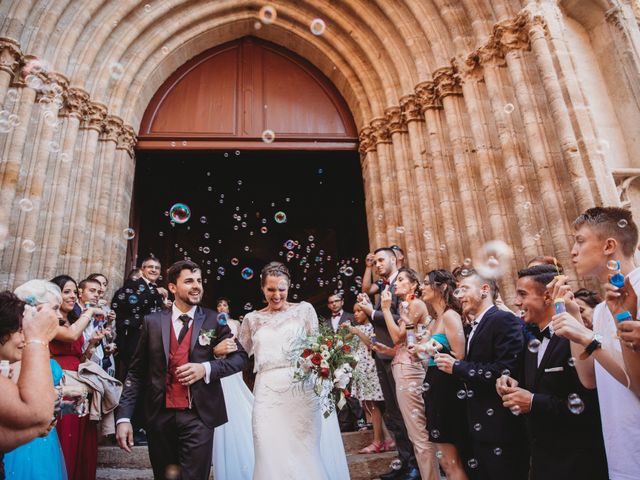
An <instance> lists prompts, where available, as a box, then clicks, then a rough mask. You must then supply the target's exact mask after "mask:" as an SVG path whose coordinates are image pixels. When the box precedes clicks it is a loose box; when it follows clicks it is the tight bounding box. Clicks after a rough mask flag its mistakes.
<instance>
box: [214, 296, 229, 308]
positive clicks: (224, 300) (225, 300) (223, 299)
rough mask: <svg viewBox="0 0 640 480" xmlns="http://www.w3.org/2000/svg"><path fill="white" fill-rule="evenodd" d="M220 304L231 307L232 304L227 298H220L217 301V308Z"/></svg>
mask: <svg viewBox="0 0 640 480" xmlns="http://www.w3.org/2000/svg"><path fill="white" fill-rule="evenodd" d="M220 302H227V305H229V306H231V302H230V301H229V299H228V298H227V297H218V299H217V300H216V307H217V306H218V305H220Z"/></svg>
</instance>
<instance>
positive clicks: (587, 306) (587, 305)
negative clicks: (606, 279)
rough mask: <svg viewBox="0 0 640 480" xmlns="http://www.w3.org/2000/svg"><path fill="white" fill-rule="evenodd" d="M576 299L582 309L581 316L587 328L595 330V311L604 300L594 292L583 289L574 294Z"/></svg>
mask: <svg viewBox="0 0 640 480" xmlns="http://www.w3.org/2000/svg"><path fill="white" fill-rule="evenodd" d="M573 296H574V299H575V301H576V303H577V304H578V306H579V307H580V316H581V317H582V322H583V323H584V325H585V327H587V328H588V329H590V330H592V329H593V309H594V308H596V307H597V306H598V304H599V303H600V302H602V299H601V298H600V295H598V294H597V293H596V292H594V291H593V290H588V289H586V288H581V289H580V290H577V291H575V292H573Z"/></svg>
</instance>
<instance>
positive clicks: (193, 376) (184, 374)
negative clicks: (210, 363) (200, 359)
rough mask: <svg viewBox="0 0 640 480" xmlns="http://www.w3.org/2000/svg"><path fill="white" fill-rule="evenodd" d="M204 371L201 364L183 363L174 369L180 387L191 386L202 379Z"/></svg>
mask: <svg viewBox="0 0 640 480" xmlns="http://www.w3.org/2000/svg"><path fill="white" fill-rule="evenodd" d="M205 373H206V370H205V368H204V366H203V365H202V364H201V363H185V364H184V365H181V366H179V367H178V368H176V374H177V375H178V381H179V382H180V384H181V385H193V384H194V383H196V382H197V381H198V380H201V379H203V378H204V375H205Z"/></svg>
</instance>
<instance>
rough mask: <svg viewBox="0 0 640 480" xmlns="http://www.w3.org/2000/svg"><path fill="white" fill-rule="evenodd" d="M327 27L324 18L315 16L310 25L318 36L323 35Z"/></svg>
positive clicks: (310, 28) (312, 31)
mask: <svg viewBox="0 0 640 480" xmlns="http://www.w3.org/2000/svg"><path fill="white" fill-rule="evenodd" d="M326 28H327V25H326V24H325V23H324V20H322V19H321V18H314V19H313V20H312V21H311V25H309V30H311V33H313V34H314V35H316V36H319V35H322V34H323V33H324V31H325V29H326Z"/></svg>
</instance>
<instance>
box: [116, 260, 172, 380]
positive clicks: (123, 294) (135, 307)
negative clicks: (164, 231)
mask: <svg viewBox="0 0 640 480" xmlns="http://www.w3.org/2000/svg"><path fill="white" fill-rule="evenodd" d="M159 276H160V262H159V261H158V259H157V258H155V257H148V258H145V259H144V260H143V261H142V266H141V267H140V270H139V273H138V271H134V272H131V273H130V274H129V276H128V277H127V279H126V280H125V282H124V285H123V286H122V288H120V289H118V290H117V291H116V293H115V294H114V295H113V300H112V301H111V304H112V307H113V310H114V311H115V313H116V332H118V336H117V337H116V344H117V346H118V369H117V377H118V379H119V380H120V381H124V379H125V378H126V377H127V371H128V370H129V365H130V363H131V358H132V357H133V353H134V352H135V351H136V346H137V345H138V340H139V339H140V329H141V328H142V319H143V318H144V317H145V316H147V315H149V314H150V313H153V312H156V311H159V310H160V309H161V308H162V307H163V305H164V297H163V295H162V293H164V292H166V290H164V289H163V288H160V287H158V285H157V283H156V282H157V281H158V277H159Z"/></svg>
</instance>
